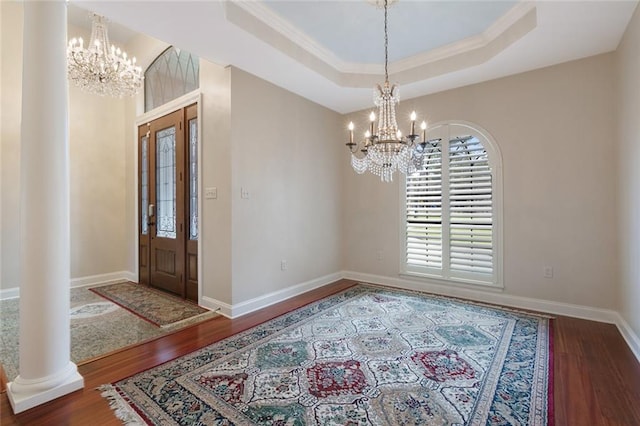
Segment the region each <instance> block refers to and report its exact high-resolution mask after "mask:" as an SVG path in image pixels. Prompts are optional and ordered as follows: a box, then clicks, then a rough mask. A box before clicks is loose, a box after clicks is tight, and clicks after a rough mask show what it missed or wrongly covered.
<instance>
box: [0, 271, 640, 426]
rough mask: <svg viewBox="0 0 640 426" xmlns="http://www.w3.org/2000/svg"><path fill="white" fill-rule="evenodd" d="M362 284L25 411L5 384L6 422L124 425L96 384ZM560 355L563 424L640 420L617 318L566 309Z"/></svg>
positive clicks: (149, 358)
mask: <svg viewBox="0 0 640 426" xmlns="http://www.w3.org/2000/svg"><path fill="white" fill-rule="evenodd" d="M354 284H355V283H354V282H353V281H348V280H342V281H339V282H336V283H334V284H331V285H329V286H326V287H322V288H320V289H317V290H314V291H311V292H309V293H306V294H304V295H301V296H297V297H295V298H293V299H290V300H287V301H285V302H282V303H279V304H277V305H273V306H270V307H268V308H266V309H263V310H261V311H258V312H254V313H251V314H248V315H245V316H243V317H241V318H238V319H235V320H229V319H227V318H223V317H218V318H215V319H212V320H210V321H206V322H203V323H200V324H197V325H195V326H192V327H189V328H187V329H183V330H181V331H178V332H176V333H174V334H171V335H168V336H164V337H161V338H159V339H157V340H154V341H151V342H148V343H145V344H142V345H139V346H136V347H132V348H128V349H125V350H123V351H121V352H118V353H115V354H112V355H109V356H106V357H104V358H100V359H96V360H93V361H91V362H88V363H86V364H83V365H80V366H79V367H78V369H79V371H80V374H82V376H83V377H84V380H85V387H84V389H82V390H80V391H77V392H74V393H72V394H70V395H66V396H64V397H62V398H59V399H57V400H54V401H51V402H49V403H47V404H44V405H42V406H39V407H36V408H34V409H32V410H29V411H26V412H24V413H21V414H19V415H17V416H16V415H13V414H12V412H11V407H10V406H9V402H8V399H7V396H6V393H4V392H3V393H2V394H1V395H0V419H1V423H0V424H1V425H3V426H4V425H83V426H84V425H96V426H97V425H119V424H120V422H119V421H118V420H117V419H116V418H115V416H114V415H113V413H112V411H111V409H110V408H109V406H108V404H107V401H106V400H105V399H104V398H102V397H101V396H100V392H99V391H97V390H95V388H96V387H98V386H99V385H101V384H104V383H110V382H114V381H117V380H120V379H122V378H125V377H128V376H130V375H132V374H135V373H137V372H139V371H142V370H145V369H147V368H150V367H153V366H156V365H158V364H160V363H163V362H166V361H169V360H171V359H173V358H176V357H178V356H181V355H185V354H187V353H189V352H191V351H193V350H195V349H198V348H200V347H202V346H206V345H208V344H210V343H213V342H215V341H217V340H220V339H223V338H225V337H228V336H230V335H232V334H234V333H238V332H240V331H243V330H246V329H247V328H250V327H253V326H255V325H257V324H260V323H262V322H264V321H267V320H269V319H271V318H274V317H276V316H278V315H281V314H283V313H286V312H288V311H290V310H292V309H295V308H297V307H299V306H303V305H305V304H308V303H310V302H313V301H315V300H317V299H320V298H322V297H325V296H328V295H330V294H333V293H336V292H338V291H341V290H343V289H346V288H348V287H350V286H352V285H354ZM554 355H555V356H554V364H555V365H554V367H555V368H554V371H555V374H554V376H555V383H554V396H555V398H554V400H555V401H554V403H555V414H556V415H555V418H556V424H557V425H571V426H574V425H575V426H596V425H624V426H635V425H637V426H640V364H639V363H638V361H637V360H636V359H635V357H634V356H633V354H632V352H631V350H630V349H629V348H628V347H627V345H626V343H625V342H624V340H623V338H622V336H621V335H620V333H619V332H618V330H617V328H616V327H615V326H614V325H612V324H602V323H597V322H592V321H585V320H579V319H575V318H568V317H558V318H557V319H556V320H555V321H554ZM1 375H2V373H1V371H0V376H1ZM1 382H2V380H0V383H1Z"/></svg>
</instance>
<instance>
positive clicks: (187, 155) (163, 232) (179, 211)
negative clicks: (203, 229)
mask: <svg viewBox="0 0 640 426" xmlns="http://www.w3.org/2000/svg"><path fill="white" fill-rule="evenodd" d="M196 111H197V109H196V106H195V105H193V106H191V107H187V108H183V109H180V110H178V111H175V112H173V113H171V114H168V115H165V116H164V117H161V118H159V119H156V120H154V121H152V122H150V123H147V124H145V125H142V126H140V127H139V128H138V135H139V136H138V141H139V144H138V150H139V156H138V157H139V164H138V165H139V187H138V189H139V207H140V213H141V214H140V216H139V217H140V219H139V241H140V247H139V265H140V271H139V272H140V282H141V283H144V284H149V285H151V286H153V287H156V288H158V289H161V290H164V291H167V292H170V293H173V294H175V295H178V296H180V297H183V298H188V299H190V300H194V301H197V299H198V284H197V204H198V199H197V193H198V192H197V180H196V179H195V177H196V176H197V130H194V129H197V121H195V125H194V120H197V116H196ZM194 132H196V133H195V134H194ZM194 145H195V148H194ZM190 148H191V149H190ZM192 152H193V154H192ZM194 182H195V185H194ZM194 235H195V240H196V241H195V243H194V241H193V240H194ZM194 271H195V273H194Z"/></svg>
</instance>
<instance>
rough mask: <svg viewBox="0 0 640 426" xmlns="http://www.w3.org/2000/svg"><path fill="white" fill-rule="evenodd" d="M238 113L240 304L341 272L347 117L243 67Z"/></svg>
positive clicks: (235, 94) (237, 86)
mask: <svg viewBox="0 0 640 426" xmlns="http://www.w3.org/2000/svg"><path fill="white" fill-rule="evenodd" d="M231 111H232V114H231V156H232V164H233V167H232V188H231V197H232V200H233V201H232V206H233V207H232V222H233V225H232V232H233V245H232V253H233V259H232V265H233V267H232V269H233V303H234V304H236V303H239V302H242V301H246V300H249V299H252V298H255V297H258V296H261V295H264V294H267V293H270V292H274V291H278V290H283V289H286V288H287V287H290V286H292V285H295V284H299V283H303V282H307V281H310V280H313V279H316V278H319V277H322V276H325V275H328V274H333V273H336V272H339V271H340V269H341V256H340V255H341V253H340V250H341V243H340V240H341V238H342V236H341V232H340V231H341V207H340V205H341V174H342V169H341V167H340V159H341V155H340V154H342V152H341V151H340V147H341V144H340V143H339V141H340V137H341V134H340V128H341V127H342V126H341V117H340V115H339V114H337V113H335V112H333V111H330V110H328V109H326V108H324V107H321V106H319V105H317V104H314V103H312V102H310V101H308V100H306V99H304V98H301V97H299V96H297V95H294V94H293V93H290V92H287V91H285V90H283V89H281V88H279V87H276V86H274V85H272V84H270V83H267V82H265V81H264V80H261V79H259V78H256V77H254V76H253V75H251V74H248V73H245V72H243V71H241V70H239V69H237V68H232V69H231ZM242 188H243V189H245V190H247V191H248V192H249V198H248V199H243V198H241V189H242ZM282 260H284V261H286V262H287V270H286V271H282V270H281V261H282Z"/></svg>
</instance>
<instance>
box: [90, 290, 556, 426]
mask: <svg viewBox="0 0 640 426" xmlns="http://www.w3.org/2000/svg"><path fill="white" fill-rule="evenodd" d="M550 325H551V324H550V320H549V319H548V318H546V317H543V316H535V315H530V314H526V313H522V312H515V311H512V310H502V309H495V308H491V307H487V306H484V305H479V304H469V303H462V302H460V301H456V300H451V299H448V298H443V297H436V296H428V295H425V294H422V293H416V292H409V291H400V290H390V289H386V288H380V287H373V286H364V285H360V286H357V287H353V288H351V289H349V290H346V291H344V292H342V293H339V294H337V295H335V296H332V297H329V298H326V299H322V300H320V301H318V302H315V303H313V304H311V305H307V306H305V307H302V308H300V309H298V310H295V311H292V312H290V313H288V314H285V315H283V316H280V317H278V318H276V319H273V320H271V321H268V322H266V323H264V324H261V325H259V326H257V327H254V328H252V329H250V330H247V331H245V332H243V333H240V334H237V335H234V336H232V337H229V338H227V339H225V340H222V341H220V342H218V343H215V344H213V345H210V346H208V347H206V348H203V349H200V350H198V351H196V352H193V353H191V354H189V355H187V356H184V357H181V358H178V359H176V360H174V361H170V362H168V363H165V364H163V365H160V366H158V367H156V368H152V369H150V370H147V371H145V372H143V373H140V374H137V375H134V376H132V377H129V378H127V379H124V380H121V381H119V382H117V383H114V384H111V385H104V386H102V387H101V388H100V389H101V390H102V391H103V396H105V397H107V398H108V399H109V400H110V404H111V406H112V408H113V409H114V410H115V411H116V415H117V416H118V417H119V418H120V419H121V420H123V421H124V422H125V423H127V424H162V425H173V424H198V425H232V424H239V425H252V424H255V425H291V426H296V425H463V424H464V425H485V424H492V425H546V424H547V422H549V424H553V419H552V415H553V408H552V406H550V405H549V403H550V402H551V401H553V399H552V395H551V390H552V389H553V386H552V383H551V377H550V375H551V374H552V371H553V369H552V368H550V359H552V358H551V357H552V353H551V352H552V350H551V347H552V340H551V335H550Z"/></svg>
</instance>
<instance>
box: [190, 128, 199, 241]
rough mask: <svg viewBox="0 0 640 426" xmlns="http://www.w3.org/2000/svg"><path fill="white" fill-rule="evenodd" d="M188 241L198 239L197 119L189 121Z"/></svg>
mask: <svg viewBox="0 0 640 426" xmlns="http://www.w3.org/2000/svg"><path fill="white" fill-rule="evenodd" d="M189 239H190V240H197V239H198V119H197V118H193V119H191V120H189Z"/></svg>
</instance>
